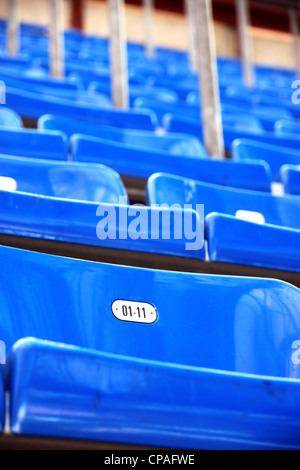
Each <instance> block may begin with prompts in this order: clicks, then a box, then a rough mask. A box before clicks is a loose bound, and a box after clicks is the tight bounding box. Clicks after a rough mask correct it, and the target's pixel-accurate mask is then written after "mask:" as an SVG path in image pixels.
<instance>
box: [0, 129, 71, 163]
mask: <svg viewBox="0 0 300 470" xmlns="http://www.w3.org/2000/svg"><path fill="white" fill-rule="evenodd" d="M68 152H69V151H68V140H67V137H66V135H65V134H64V133H62V132H59V131H39V132H37V131H36V130H29V129H22V130H21V129H2V128H1V129H0V154H4V155H14V156H18V157H29V158H38V159H49V160H63V161H67V160H68V157H69V155H68Z"/></svg>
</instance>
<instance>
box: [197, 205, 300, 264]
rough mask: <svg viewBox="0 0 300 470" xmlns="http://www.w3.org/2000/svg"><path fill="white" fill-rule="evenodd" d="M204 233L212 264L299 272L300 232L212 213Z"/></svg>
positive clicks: (208, 217)
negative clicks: (232, 264)
mask: <svg viewBox="0 0 300 470" xmlns="http://www.w3.org/2000/svg"><path fill="white" fill-rule="evenodd" d="M205 233H206V237H207V241H208V255H209V259H210V260H211V261H217V262H222V263H234V264H242V265H247V266H256V267H260V268H269V269H275V270H277V269H281V270H283V271H291V272H300V252H299V246H300V231H299V230H293V229H288V228H283V227H277V226H276V227H275V226H274V225H264V224H257V223H252V222H248V221H246V220H240V219H238V218H236V217H233V216H229V215H224V214H218V213H211V214H209V215H208V216H207V217H206V221H205Z"/></svg>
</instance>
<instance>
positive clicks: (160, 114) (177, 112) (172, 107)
mask: <svg viewBox="0 0 300 470" xmlns="http://www.w3.org/2000/svg"><path fill="white" fill-rule="evenodd" d="M134 108H136V109H148V110H151V111H153V112H154V113H155V114H156V116H157V118H158V121H159V123H160V125H161V126H164V121H165V119H166V120H168V119H169V117H168V116H169V115H172V116H173V117H176V116H177V117H178V118H179V119H181V118H182V117H183V118H184V117H186V118H191V119H195V120H197V121H200V122H201V111H200V109H199V107H195V106H193V107H192V106H188V105H187V104H185V103H182V102H178V103H166V102H162V101H155V100H154V99H152V100H151V99H150V98H147V97H146V98H145V97H143V98H138V99H137V100H136V101H135V103H134ZM222 117H223V122H224V124H226V125H229V126H230V125H231V126H232V125H233V126H235V127H238V128H239V129H245V130H249V131H253V132H262V131H264V127H263V126H262V124H261V122H260V119H259V118H258V117H256V116H253V115H252V114H251V112H249V109H248V110H247V112H243V111H242V110H235V112H234V113H233V112H232V111H231V112H226V109H225V110H224V112H223V113H222Z"/></svg>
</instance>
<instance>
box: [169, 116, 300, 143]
mask: <svg viewBox="0 0 300 470" xmlns="http://www.w3.org/2000/svg"><path fill="white" fill-rule="evenodd" d="M164 127H165V129H166V130H167V131H168V132H183V133H185V134H189V135H193V136H196V137H198V139H200V140H202V126H201V124H200V122H199V121H196V120H195V119H190V118H183V117H180V118H178V117H176V116H171V115H169V116H168V117H167V119H165V122H164ZM223 136H224V146H225V148H226V150H230V149H231V146H232V143H233V141H234V140H236V139H251V140H255V141H257V142H262V143H265V144H271V145H277V146H280V147H288V148H290V149H294V150H299V148H300V138H296V136H295V135H293V136H279V135H275V134H272V133H270V132H250V131H246V130H245V129H243V128H240V129H239V128H238V126H237V127H234V126H226V125H224V126H223Z"/></svg>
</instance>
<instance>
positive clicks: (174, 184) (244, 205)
mask: <svg viewBox="0 0 300 470" xmlns="http://www.w3.org/2000/svg"><path fill="white" fill-rule="evenodd" d="M147 200H148V203H149V205H151V204H159V205H160V204H168V205H170V206H171V205H172V204H179V205H180V206H181V207H184V205H186V204H190V205H191V206H192V207H193V209H195V208H196V205H197V204H204V215H205V217H206V216H207V215H209V214H211V213H213V212H217V213H221V214H227V215H232V216H240V217H244V218H245V219H246V220H255V221H258V222H261V223H266V224H271V225H277V226H281V227H287V228H293V229H297V230H299V229H300V198H298V197H292V196H274V195H273V194H267V193H263V192H258V191H248V190H243V189H236V188H226V187H223V186H219V185H214V184H208V183H202V182H199V181H195V180H192V179H188V178H181V177H178V176H174V175H168V174H164V173H157V174H154V175H152V176H151V177H150V178H149V180H148V183H147Z"/></svg>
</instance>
